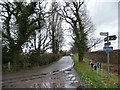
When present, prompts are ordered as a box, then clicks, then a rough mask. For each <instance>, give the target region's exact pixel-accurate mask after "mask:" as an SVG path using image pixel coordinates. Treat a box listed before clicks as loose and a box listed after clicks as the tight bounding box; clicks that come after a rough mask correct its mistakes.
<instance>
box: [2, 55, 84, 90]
mask: <svg viewBox="0 0 120 90" xmlns="http://www.w3.org/2000/svg"><path fill="white" fill-rule="evenodd" d="M73 65H74V63H73V60H72V58H71V57H70V56H64V57H62V58H61V59H60V60H58V61H57V62H55V63H53V64H50V65H49V66H47V67H44V68H40V69H37V70H31V71H27V72H19V73H14V74H8V75H3V82H2V88H77V87H81V88H84V87H85V85H84V84H83V83H82V82H81V80H80V78H79V77H78V75H77V73H76V71H75V70H74V68H73Z"/></svg>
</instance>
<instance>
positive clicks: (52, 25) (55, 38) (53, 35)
mask: <svg viewBox="0 0 120 90" xmlns="http://www.w3.org/2000/svg"><path fill="white" fill-rule="evenodd" d="M58 6H59V5H58V3H57V2H55V1H53V2H52V6H51V10H50V11H51V13H50V14H51V16H50V17H49V25H48V26H49V29H50V30H49V35H50V39H51V40H52V42H51V46H52V52H53V53H58V52H59V51H60V49H61V48H62V45H63V39H64V38H63V30H62V18H61V16H60V15H59V14H58V11H59V7H58Z"/></svg>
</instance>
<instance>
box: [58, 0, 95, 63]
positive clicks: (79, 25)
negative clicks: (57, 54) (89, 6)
mask: <svg viewBox="0 0 120 90" xmlns="http://www.w3.org/2000/svg"><path fill="white" fill-rule="evenodd" d="M61 12H62V13H61V14H60V15H61V16H62V17H64V20H65V21H66V22H67V23H69V24H70V25H71V27H72V29H73V36H74V37H73V40H74V49H75V47H76V48H77V52H78V56H79V61H82V60H83V57H84V53H85V51H86V50H88V40H89V37H87V36H88V34H89V33H90V32H93V30H94V28H93V24H92V23H91V21H90V18H89V17H88V15H87V11H86V5H85V3H84V1H81V0H79V1H77V0H74V1H73V0H71V2H65V5H64V6H63V9H62V10H61ZM94 45H96V44H94ZM90 47H91V46H90ZM90 47H89V48H90Z"/></svg>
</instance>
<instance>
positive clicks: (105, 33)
mask: <svg viewBox="0 0 120 90" xmlns="http://www.w3.org/2000/svg"><path fill="white" fill-rule="evenodd" d="M100 35H102V36H107V64H108V73H107V78H108V80H109V77H110V76H109V73H110V69H109V44H108V43H109V33H108V32H100Z"/></svg>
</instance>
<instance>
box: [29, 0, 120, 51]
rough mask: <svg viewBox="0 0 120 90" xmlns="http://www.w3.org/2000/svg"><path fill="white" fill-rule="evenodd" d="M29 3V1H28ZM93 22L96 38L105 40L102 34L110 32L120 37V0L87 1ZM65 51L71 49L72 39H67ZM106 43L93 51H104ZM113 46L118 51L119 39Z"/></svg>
mask: <svg viewBox="0 0 120 90" xmlns="http://www.w3.org/2000/svg"><path fill="white" fill-rule="evenodd" d="M28 1H29V0H28ZM85 1H86V3H87V9H88V12H89V16H90V17H91V21H92V22H93V24H94V26H95V28H96V30H95V32H94V34H93V35H94V36H95V37H101V38H104V36H100V32H109V35H117V37H118V1H119V0H85ZM66 38H67V39H66V41H65V46H64V47H63V49H64V50H66V49H69V48H70V46H69V45H68V44H69V42H71V38H70V37H66ZM103 45H104V42H103V43H102V44H100V45H98V46H97V47H96V48H93V49H92V50H102V49H103ZM111 46H113V48H114V49H118V38H117V40H115V41H111Z"/></svg>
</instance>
